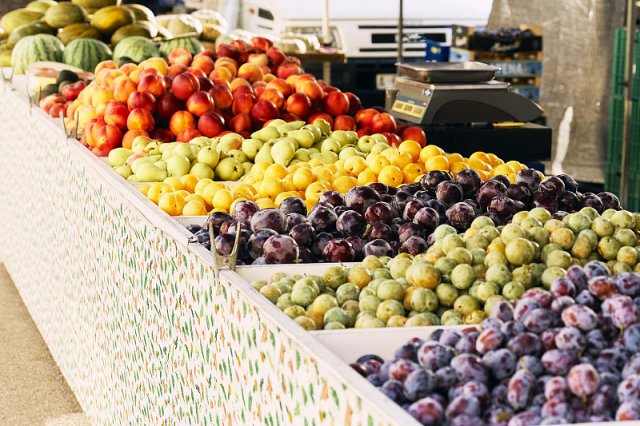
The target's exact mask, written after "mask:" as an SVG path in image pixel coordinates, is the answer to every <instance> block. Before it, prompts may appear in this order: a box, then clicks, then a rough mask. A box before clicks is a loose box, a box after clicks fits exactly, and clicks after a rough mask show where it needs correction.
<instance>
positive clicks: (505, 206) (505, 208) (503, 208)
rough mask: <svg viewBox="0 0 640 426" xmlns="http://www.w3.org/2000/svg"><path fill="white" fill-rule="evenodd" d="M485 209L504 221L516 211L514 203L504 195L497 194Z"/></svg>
mask: <svg viewBox="0 0 640 426" xmlns="http://www.w3.org/2000/svg"><path fill="white" fill-rule="evenodd" d="M487 211H488V212H490V213H494V214H496V215H497V216H498V217H499V218H500V219H502V220H503V221H506V220H507V219H508V218H510V217H511V216H513V215H514V214H515V213H516V203H515V202H514V201H513V200H512V199H511V198H509V197H507V196H506V195H498V196H497V197H495V198H494V199H493V200H491V203H489V205H488V206H487Z"/></svg>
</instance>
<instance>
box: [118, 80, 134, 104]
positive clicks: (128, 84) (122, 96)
mask: <svg viewBox="0 0 640 426" xmlns="http://www.w3.org/2000/svg"><path fill="white" fill-rule="evenodd" d="M136 90H137V85H136V83H135V82H134V81H133V80H131V79H129V78H127V77H124V78H122V79H121V80H119V81H118V82H117V83H116V84H115V87H114V88H113V98H114V99H115V100H116V101H119V102H127V99H129V96H130V95H131V94H132V93H134V92H135V91H136Z"/></svg>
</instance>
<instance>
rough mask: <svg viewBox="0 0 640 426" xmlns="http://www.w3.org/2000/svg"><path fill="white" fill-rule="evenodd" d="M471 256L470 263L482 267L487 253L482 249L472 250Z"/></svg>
mask: <svg viewBox="0 0 640 426" xmlns="http://www.w3.org/2000/svg"><path fill="white" fill-rule="evenodd" d="M471 256H473V261H472V262H471V263H472V264H473V265H474V266H475V265H484V259H485V258H486V257H487V252H486V251H485V250H483V249H479V248H476V249H472V250H471Z"/></svg>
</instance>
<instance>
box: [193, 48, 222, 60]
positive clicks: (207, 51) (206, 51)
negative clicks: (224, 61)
mask: <svg viewBox="0 0 640 426" xmlns="http://www.w3.org/2000/svg"><path fill="white" fill-rule="evenodd" d="M200 56H207V57H209V58H211V59H215V57H216V53H215V52H214V51H213V50H211V49H204V50H203V51H202V52H200V53H196V54H195V55H194V56H193V59H195V58H199V57H200Z"/></svg>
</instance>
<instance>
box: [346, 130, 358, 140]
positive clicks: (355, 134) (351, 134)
mask: <svg viewBox="0 0 640 426" xmlns="http://www.w3.org/2000/svg"><path fill="white" fill-rule="evenodd" d="M347 138H349V143H356V142H358V132H354V131H353V130H347Z"/></svg>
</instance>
